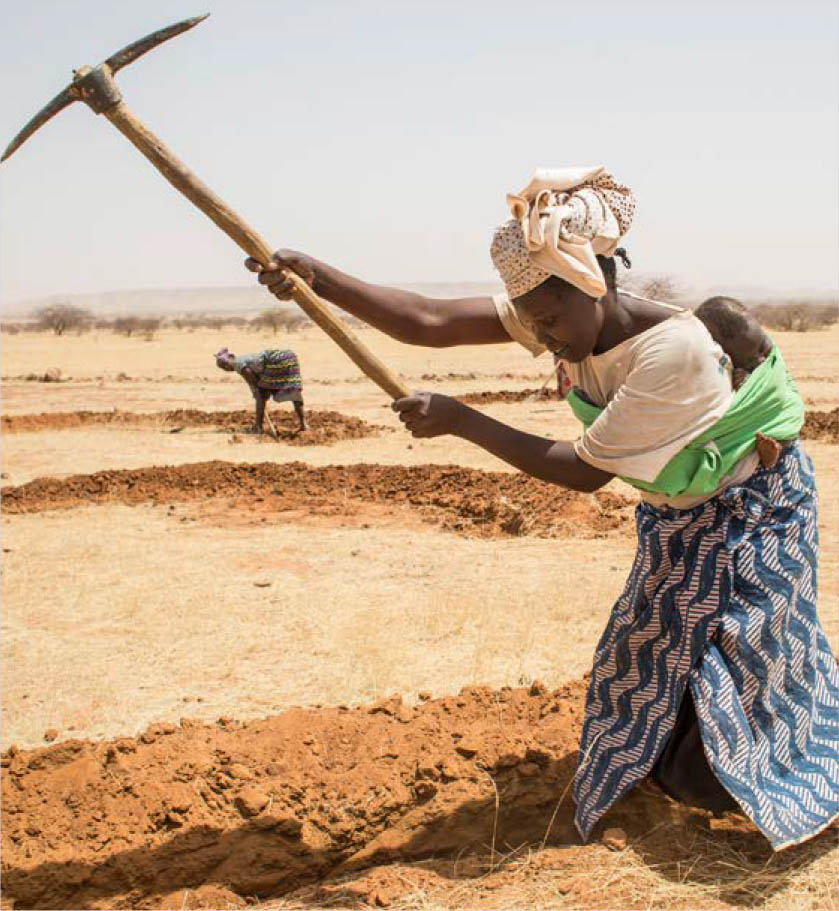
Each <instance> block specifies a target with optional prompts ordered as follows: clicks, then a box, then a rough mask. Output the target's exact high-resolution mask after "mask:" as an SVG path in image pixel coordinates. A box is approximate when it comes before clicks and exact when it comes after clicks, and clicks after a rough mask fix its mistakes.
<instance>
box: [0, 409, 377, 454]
mask: <svg viewBox="0 0 839 911" xmlns="http://www.w3.org/2000/svg"><path fill="white" fill-rule="evenodd" d="M306 417H307V421H308V424H309V429H308V430H307V431H305V432H304V433H299V432H298V430H297V419H296V418H295V417H294V415H293V414H292V413H291V412H289V411H277V412H271V419H272V420H273V421H274V424H275V426H276V428H277V434H278V436H279V437H280V439H281V440H282V441H283V442H285V443H290V444H292V445H293V446H324V445H329V444H330V443H337V442H339V441H341V440H356V439H360V438H362V437H369V436H378V435H379V434H380V433H382V431H384V430H386V429H387V428H385V427H383V426H381V425H378V424H368V423H367V422H366V421H362V420H361V419H360V418H355V417H350V416H349V415H345V414H339V413H338V412H337V411H309V412H308V413H307V415H306ZM252 424H253V411H246V410H240V411H200V410H198V409H195V408H178V409H175V410H174V411H156V412H146V413H142V412H133V411H58V412H44V413H43V414H18V415H3V416H2V418H0V427H2V431H3V433H24V432H27V431H30V432H31V431H37V430H72V429H76V428H79V427H153V428H158V429H161V430H168V431H169V432H170V433H171V432H174V431H176V430H183V429H184V428H187V427H218V428H219V429H221V430H226V431H228V432H231V433H245V432H246V431H247V430H248V428H249V427H250V426H251V425H252ZM266 426H267V423H266ZM262 439H263V440H267V441H270V437H269V436H268V435H267V433H266V435H265V436H263V437H262Z"/></svg>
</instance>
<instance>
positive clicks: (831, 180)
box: [0, 0, 839, 305]
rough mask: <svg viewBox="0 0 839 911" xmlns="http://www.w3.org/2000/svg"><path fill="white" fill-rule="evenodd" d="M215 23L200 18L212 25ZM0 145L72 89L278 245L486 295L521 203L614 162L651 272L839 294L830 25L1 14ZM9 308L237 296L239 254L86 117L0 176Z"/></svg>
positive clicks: (763, 15)
mask: <svg viewBox="0 0 839 911" xmlns="http://www.w3.org/2000/svg"><path fill="white" fill-rule="evenodd" d="M202 2H203V3H204V4H205V5H204V6H202V5H201V4H202ZM0 8H2V16H0V22H2V38H0V43H2V46H1V47H0V79H2V85H3V87H4V89H3V93H2V97H0V132H2V136H0V145H2V146H5V144H6V142H7V141H8V140H9V139H10V138H11V137H12V135H13V134H14V133H16V132H17V130H18V129H19V128H20V127H21V126H22V125H23V123H24V122H25V121H26V120H27V119H28V118H29V117H30V116H31V115H32V114H33V113H34V112H35V111H36V110H37V108H38V107H40V106H41V105H42V104H44V103H45V102H46V101H47V100H49V99H50V98H51V97H52V96H53V95H54V94H55V93H56V92H57V91H58V90H60V89H61V88H62V87H63V86H64V85H65V84H66V83H67V82H68V80H69V78H70V75H71V70H72V69H73V68H74V67H76V66H79V65H81V64H83V63H89V64H96V63H98V62H100V61H101V60H102V59H103V58H104V57H106V56H108V55H109V54H111V53H113V52H114V51H115V50H117V49H118V48H119V47H121V46H122V45H124V44H127V43H128V42H130V41H133V40H134V39H136V38H138V37H140V36H142V35H144V34H146V33H147V32H150V31H153V30H155V29H157V28H160V27H162V26H164V25H168V24H170V23H172V22H174V21H176V20H178V19H181V18H185V17H187V16H191V15H195V14H198V13H201V12H205V11H207V10H209V11H210V12H211V13H212V15H211V17H210V18H209V19H208V20H207V21H206V22H205V23H203V24H202V25H200V26H198V27H197V28H196V29H195V30H193V31H192V32H190V33H188V34H186V35H184V36H181V37H179V38H177V39H175V40H173V41H171V42H170V43H168V44H167V45H164V46H163V47H161V48H159V49H158V50H156V51H155V52H154V53H152V54H150V55H149V56H148V57H145V58H143V59H141V60H140V61H138V62H137V63H135V64H134V65H133V66H132V67H130V68H128V69H127V70H123V71H122V73H121V74H120V75H119V77H118V78H119V81H120V84H121V86H122V90H123V92H124V95H125V100H126V102H127V104H128V105H129V107H131V108H132V109H133V110H134V112H135V113H136V114H137V115H138V116H139V117H140V118H141V119H142V120H144V121H145V122H146V123H147V124H148V125H149V126H150V127H151V128H152V129H153V130H154V131H156V132H157V133H158V134H159V135H160V136H161V138H162V139H163V140H164V141H165V142H166V143H168V144H169V145H170V146H171V147H172V149H173V150H174V151H175V152H176V153H177V154H179V155H180V156H181V157H182V158H183V159H184V160H185V161H186V162H187V163H188V164H189V165H190V167H192V168H193V170H195V171H196V172H197V173H198V174H199V175H200V176H201V177H202V178H203V179H204V180H205V181H206V182H207V183H208V184H209V185H210V186H211V187H213V189H215V191H216V192H217V193H219V194H220V195H221V196H222V197H223V198H224V199H226V200H227V201H228V202H229V203H230V204H232V205H233V206H234V208H236V209H237V210H238V211H239V212H240V213H241V214H242V215H243V216H244V217H245V218H246V219H247V220H248V221H250V223H251V224H252V225H253V226H254V227H255V228H256V229H257V230H259V231H260V232H262V233H263V235H264V236H265V237H266V239H267V240H268V242H269V243H270V244H271V245H272V246H275V247H280V246H290V247H296V248H298V249H302V250H306V251H308V252H310V253H312V254H314V255H316V256H319V257H320V258H323V259H326V260H330V261H332V262H334V263H335V264H336V265H339V266H341V267H342V268H345V269H348V270H349V271H352V272H354V273H356V274H358V275H361V276H363V277H366V278H369V279H371V280H376V281H384V282H387V281H402V282H420V281H457V280H465V281H481V280H492V279H493V278H494V273H493V271H492V266H491V263H490V260H489V255H488V243H489V238H490V232H491V230H492V228H493V226H494V225H495V224H496V223H498V222H500V221H501V220H503V219H504V218H506V217H507V213H506V209H505V204H504V195H505V192H506V191H508V190H516V189H519V188H520V187H521V186H523V185H524V184H525V183H526V182H527V180H528V179H529V177H530V174H531V172H532V170H533V169H534V168H535V167H538V166H562V165H568V164H582V165H588V164H605V165H606V166H607V167H608V168H609V169H610V170H611V171H612V172H613V173H614V174H615V175H616V176H617V177H618V178H619V179H620V180H622V181H624V182H627V183H629V184H630V185H631V186H632V187H633V188H634V189H635V191H636V193H637V197H638V212H637V216H636V222H635V226H634V227H633V229H632V231H631V233H630V234H629V235H628V237H627V246H628V248H629V250H630V252H631V254H632V256H633V259H634V260H635V262H636V264H637V265H638V267H640V268H641V269H643V270H644V271H656V272H668V273H676V274H681V275H683V276H686V277H688V278H689V279H691V280H694V281H696V282H700V283H703V284H708V283H711V284H718V285H719V287H720V288H721V289H724V288H725V287H726V286H727V285H729V286H741V285H760V286H774V287H776V288H777V289H779V290H784V289H791V288H811V289H825V288H831V287H832V288H836V286H837V283H838V282H839V279H838V278H837V273H839V265H838V264H837V263H838V256H837V246H838V245H839V220H837V202H838V201H839V181H837V161H839V114H837V109H838V108H839V4H837V3H835V2H833V0H830V2H816V0H797V2H783V3H778V2H773V0H761V2H744V0H727V2H722V3H718V2H708V0H705V2H695V3H676V2H672V0H671V2H661V3H652V2H643V0H640V2H639V0H633V2H626V0H623V2H620V3H612V2H609V0H601V2H598V3H593V2H589V3H579V2H578V3H570V2H564V0H555V2H552V3H547V2H545V3H542V2H533V0H531V2H526V3H525V2H518V3H516V2H505V3H496V2H491V0H475V2H471V0H470V2H434V0H422V2H402V0H390V2H366V0H347V2H326V0H298V2H285V0H209V2H208V0H143V2H135V0H121V2H114V0H74V2H72V3H70V2H60V0H30V2H29V3H21V2H18V0H0ZM0 192H1V193H2V197H1V198H2V223H0V228H1V229H2V233H1V234H0V257H1V258H0V293H2V297H3V299H4V301H5V303H6V305H9V304H10V303H14V302H16V301H20V300H23V299H29V298H36V297H39V296H42V295H45V294H51V293H56V292H68V293H71V292H81V291H102V290H109V289H121V288H141V287H143V288H145V287H184V286H192V285H234V284H244V283H246V282H247V281H248V277H247V276H246V275H245V273H244V271H243V270H242V268H241V260H242V256H241V254H240V252H239V250H238V248H236V247H235V246H234V245H233V244H232V242H231V241H229V240H228V239H227V238H226V237H225V236H224V235H223V234H221V233H220V232H219V231H218V229H216V228H215V226H213V225H212V224H211V223H210V222H209V221H207V220H206V219H205V217H204V216H203V215H201V214H200V213H199V212H197V210H193V209H192V208H191V206H190V205H189V204H188V203H187V202H186V201H185V200H184V199H182V198H181V197H180V196H179V195H178V194H177V193H176V192H175V191H174V190H173V189H171V188H170V187H169V185H168V184H167V183H166V182H165V181H163V179H162V178H161V177H159V176H158V175H157V173H156V172H155V171H154V170H153V169H152V167H151V166H150V165H149V164H148V163H147V162H146V161H145V160H144V159H143V158H142V157H141V156H140V155H139V154H138V153H137V152H136V150H134V149H133V147H131V146H130V145H129V144H128V143H127V142H126V140H125V139H124V138H123V137H122V136H120V135H119V134H118V133H117V132H116V130H115V129H114V128H113V127H111V125H110V124H109V123H108V122H107V121H106V120H105V119H104V118H101V117H100V118H97V117H95V116H94V115H93V114H92V113H91V112H90V111H89V109H87V108H86V107H84V106H83V105H80V104H77V105H74V106H73V107H71V108H70V109H68V110H66V111H64V112H63V113H62V114H61V115H60V116H59V117H58V118H57V119H56V120H54V121H53V122H51V123H50V124H48V125H47V126H46V127H44V128H43V129H42V130H41V131H40V132H39V133H38V134H37V135H36V136H35V137H33V138H32V139H30V140H29V142H28V143H27V144H26V145H24V146H23V147H22V148H21V149H20V150H19V151H18V152H17V153H16V154H15V155H14V157H12V158H11V159H10V160H9V161H8V162H6V163H5V164H4V165H3V166H2V167H0Z"/></svg>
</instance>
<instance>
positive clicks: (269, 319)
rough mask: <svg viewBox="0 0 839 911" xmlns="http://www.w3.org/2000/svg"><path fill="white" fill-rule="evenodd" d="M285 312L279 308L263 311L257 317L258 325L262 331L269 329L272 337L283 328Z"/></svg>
mask: <svg viewBox="0 0 839 911" xmlns="http://www.w3.org/2000/svg"><path fill="white" fill-rule="evenodd" d="M285 314H286V311H285V310H282V309H280V308H279V307H271V309H270V310H263V311H262V312H261V313H260V314H259V316H258V317H257V320H258V325H259V326H260V328H262V329H270V330H271V331H272V332H273V333H274V335H276V334H277V332H278V331H279V330H280V329H281V328H282V327H283V322H284V319H285Z"/></svg>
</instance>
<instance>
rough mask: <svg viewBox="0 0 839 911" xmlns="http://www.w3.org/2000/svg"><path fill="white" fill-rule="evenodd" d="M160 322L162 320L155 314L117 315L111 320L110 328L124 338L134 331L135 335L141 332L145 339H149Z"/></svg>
mask: <svg viewBox="0 0 839 911" xmlns="http://www.w3.org/2000/svg"><path fill="white" fill-rule="evenodd" d="M162 322H163V320H161V319H160V317H157V316H145V317H144V316H119V317H117V318H116V319H115V320H114V321H113V324H112V326H111V328H112V329H113V330H114V332H116V333H117V334H119V335H124V336H125V337H126V338H131V336H132V335H134V334H135V333H136V334H137V335H139V334H140V333H142V334H143V335H144V336H145V337H146V339H147V340H149V341H151V339H153V338H154V334H155V332H157V330H158V329H159V328H160V324H161V323H162Z"/></svg>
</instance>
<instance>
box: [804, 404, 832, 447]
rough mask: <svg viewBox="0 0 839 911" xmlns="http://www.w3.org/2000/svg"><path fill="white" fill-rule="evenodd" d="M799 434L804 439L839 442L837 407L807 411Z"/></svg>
mask: <svg viewBox="0 0 839 911" xmlns="http://www.w3.org/2000/svg"><path fill="white" fill-rule="evenodd" d="M801 436H802V437H803V438H804V439H805V440H821V441H822V442H824V443H839V408H834V409H833V411H808V412H807V415H806V417H805V418H804V426H803V427H802V429H801Z"/></svg>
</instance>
